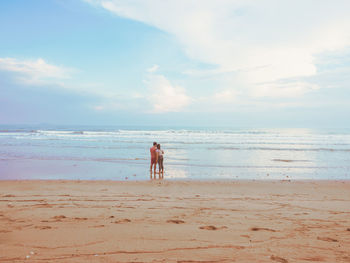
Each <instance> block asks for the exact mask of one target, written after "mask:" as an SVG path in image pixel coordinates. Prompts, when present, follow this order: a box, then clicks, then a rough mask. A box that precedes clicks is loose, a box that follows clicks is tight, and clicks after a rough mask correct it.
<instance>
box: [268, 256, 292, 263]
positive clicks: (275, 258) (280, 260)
mask: <svg viewBox="0 0 350 263" xmlns="http://www.w3.org/2000/svg"><path fill="white" fill-rule="evenodd" d="M270 258H271V259H272V260H274V261H277V262H281V263H288V260H287V259H285V258H281V257H277V256H274V255H272V256H271V257H270Z"/></svg>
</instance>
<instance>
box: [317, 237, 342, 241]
mask: <svg viewBox="0 0 350 263" xmlns="http://www.w3.org/2000/svg"><path fill="white" fill-rule="evenodd" d="M317 239H318V240H322V241H327V242H338V240H336V239H334V238H331V237H317Z"/></svg>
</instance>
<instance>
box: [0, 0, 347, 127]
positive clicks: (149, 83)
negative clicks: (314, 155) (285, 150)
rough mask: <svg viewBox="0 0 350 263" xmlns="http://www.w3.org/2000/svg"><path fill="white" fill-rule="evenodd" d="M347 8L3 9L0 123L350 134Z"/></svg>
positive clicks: (163, 4) (145, 4) (74, 5)
mask: <svg viewBox="0 0 350 263" xmlns="http://www.w3.org/2000/svg"><path fill="white" fill-rule="evenodd" d="M347 10H350V2H349V1H345V0H344V1H340V0H336V1H321V2H320V1H308V2H307V3H306V2H305V1H283V2H282V1H277V0H269V1H249V0H245V1H243V0H222V1H214V0H202V1H198V0H178V1H169V0H149V1H143V0H134V1H128V0H65V1H62V0H35V1H26V0H11V1H1V2H0V40H1V41H0V124H37V123H51V124H69V125H71V124H89V125H138V124H139V125H145V124H149V125H155V126H159V125H162V124H164V125H175V126H176V125H180V126H181V125H198V126H205V125H219V126H236V127H242V126H252V127H254V126H256V127H271V126H274V127H286V126H287V127H313V126H317V127H319V126H321V127H333V126H337V127H349V126H350V122H349V121H348V115H349V113H350V103H349V102H350V92H349V91H350V18H349V16H348V12H347Z"/></svg>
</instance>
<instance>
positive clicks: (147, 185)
mask: <svg viewBox="0 0 350 263" xmlns="http://www.w3.org/2000/svg"><path fill="white" fill-rule="evenodd" d="M0 201H1V202H0V262H282V263H284V262H350V181H291V182H290V181H207V182H205V181H167V180H162V181H159V180H153V181H143V182H142V181H140V182H133V181H130V182H127V181H126V182H113V181H0Z"/></svg>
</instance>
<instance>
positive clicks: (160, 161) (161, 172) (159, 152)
mask: <svg viewBox="0 0 350 263" xmlns="http://www.w3.org/2000/svg"><path fill="white" fill-rule="evenodd" d="M156 154H157V162H158V171H159V178H160V177H161V176H162V178H163V176H164V166H163V155H164V151H163V150H162V149H160V144H158V145H157V150H156Z"/></svg>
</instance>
